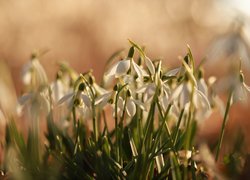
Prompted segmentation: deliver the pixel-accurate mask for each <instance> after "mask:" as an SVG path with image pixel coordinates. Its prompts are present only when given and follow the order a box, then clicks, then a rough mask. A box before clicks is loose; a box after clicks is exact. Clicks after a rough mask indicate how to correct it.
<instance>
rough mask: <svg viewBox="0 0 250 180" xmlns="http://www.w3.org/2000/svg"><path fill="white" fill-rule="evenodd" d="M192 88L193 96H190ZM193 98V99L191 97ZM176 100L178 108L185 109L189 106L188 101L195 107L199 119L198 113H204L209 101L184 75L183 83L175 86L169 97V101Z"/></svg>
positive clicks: (207, 108) (208, 106)
mask: <svg viewBox="0 0 250 180" xmlns="http://www.w3.org/2000/svg"><path fill="white" fill-rule="evenodd" d="M192 88H193V91H194V92H193V96H192ZM192 98H193V99H192ZM173 101H177V102H178V107H179V110H182V109H184V110H186V109H187V108H188V107H189V106H190V102H193V103H194V106H195V107H196V111H197V112H196V115H197V116H198V117H197V119H201V117H200V116H199V115H204V113H205V112H207V111H208V110H209V109H210V103H209V101H208V99H207V97H206V95H204V94H203V93H202V92H201V91H200V90H199V89H198V88H197V87H196V86H193V85H192V83H191V82H190V81H189V80H188V79H187V77H185V80H184V82H183V83H181V84H180V85H179V86H177V87H176V88H175V89H174V91H173V92H172V94H171V95H170V97H169V102H170V103H171V102H173Z"/></svg>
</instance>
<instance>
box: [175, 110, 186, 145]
mask: <svg viewBox="0 0 250 180" xmlns="http://www.w3.org/2000/svg"><path fill="white" fill-rule="evenodd" d="M183 114H184V108H183V109H182V110H181V113H180V116H179V118H178V122H177V125H176V130H175V132H174V135H173V137H174V146H175V145H176V141H177V138H178V134H179V128H180V124H181V120H182V117H183Z"/></svg>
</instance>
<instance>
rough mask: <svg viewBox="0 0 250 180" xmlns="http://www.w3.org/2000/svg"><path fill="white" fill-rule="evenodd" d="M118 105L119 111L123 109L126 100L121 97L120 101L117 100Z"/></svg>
mask: <svg viewBox="0 0 250 180" xmlns="http://www.w3.org/2000/svg"><path fill="white" fill-rule="evenodd" d="M117 106H118V111H123V109H124V101H123V99H122V98H121V97H119V99H118V102H117Z"/></svg>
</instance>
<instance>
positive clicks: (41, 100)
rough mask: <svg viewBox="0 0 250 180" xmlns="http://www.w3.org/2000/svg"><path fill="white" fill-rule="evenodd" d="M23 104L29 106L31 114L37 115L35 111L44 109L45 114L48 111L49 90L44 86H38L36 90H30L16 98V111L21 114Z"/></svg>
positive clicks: (38, 111)
mask: <svg viewBox="0 0 250 180" xmlns="http://www.w3.org/2000/svg"><path fill="white" fill-rule="evenodd" d="M25 106H30V107H31V109H32V110H30V112H31V114H33V115H34V116H37V113H40V112H41V111H44V112H45V113H46V114H47V113H49V112H50V109H51V105H50V98H49V90H48V88H47V87H46V86H45V87H40V88H39V89H38V91H36V92H30V93H27V94H24V95H23V96H22V97H21V98H19V99H18V105H17V111H18V113H19V115H21V113H22V111H23V108H24V107H25Z"/></svg>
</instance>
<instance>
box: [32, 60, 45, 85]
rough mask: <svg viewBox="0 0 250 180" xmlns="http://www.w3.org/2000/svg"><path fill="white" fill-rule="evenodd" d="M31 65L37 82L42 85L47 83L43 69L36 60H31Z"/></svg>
mask: <svg viewBox="0 0 250 180" xmlns="http://www.w3.org/2000/svg"><path fill="white" fill-rule="evenodd" d="M32 63H33V66H34V69H35V70H36V73H37V74H36V75H37V78H38V82H39V83H42V84H46V83H47V82H48V78H47V75H46V73H45V70H44V68H43V67H42V65H41V64H40V62H39V61H38V59H34V60H32Z"/></svg>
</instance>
